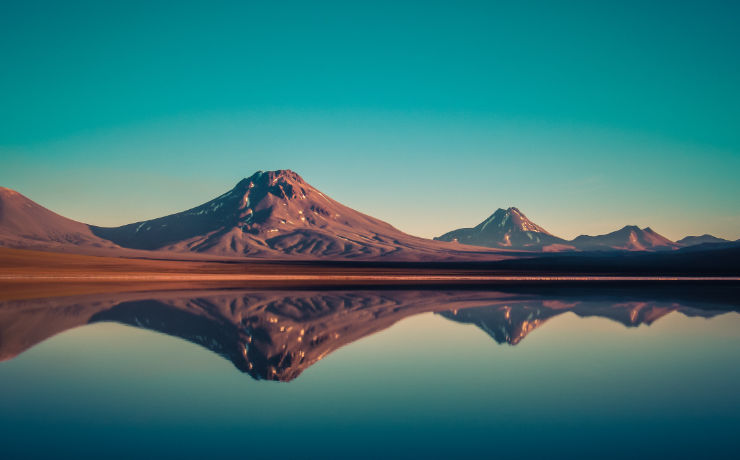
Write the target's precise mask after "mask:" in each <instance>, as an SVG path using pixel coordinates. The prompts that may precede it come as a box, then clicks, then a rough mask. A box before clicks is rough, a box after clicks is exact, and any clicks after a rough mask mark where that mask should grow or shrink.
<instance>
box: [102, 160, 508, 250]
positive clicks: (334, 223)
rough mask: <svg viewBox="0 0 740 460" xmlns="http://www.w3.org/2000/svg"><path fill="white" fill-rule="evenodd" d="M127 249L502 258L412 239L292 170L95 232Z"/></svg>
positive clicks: (245, 181)
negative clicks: (174, 210) (169, 211)
mask: <svg viewBox="0 0 740 460" xmlns="http://www.w3.org/2000/svg"><path fill="white" fill-rule="evenodd" d="M91 229H92V232H93V233H94V234H95V235H96V236H98V237H100V238H103V239H106V240H110V241H112V242H114V243H115V244H118V245H120V246H122V247H124V248H131V249H146V250H164V251H174V252H197V253H206V254H214V255H223V256H237V255H238V256H243V255H246V256H255V257H284V256H289V257H299V258H301V257H306V258H308V257H310V258H373V257H377V256H383V257H384V258H390V259H396V260H419V259H425V258H427V259H428V258H442V259H444V258H445V257H447V256H449V257H475V256H478V255H481V254H486V255H487V256H488V257H493V258H494V259H495V257H496V255H495V254H494V253H493V252H491V251H486V250H484V249H482V248H479V249H474V248H470V249H468V250H465V249H462V250H461V249H460V248H459V247H456V246H454V245H449V244H446V243H442V242H436V241H432V240H427V239H423V238H418V237H415V236H411V235H408V234H406V233H403V232H401V231H400V230H397V229H395V228H394V227H392V226H391V225H389V224H387V223H385V222H383V221H381V220H378V219H375V218H374V217H370V216H368V215H365V214H362V213H360V212H358V211H355V210H353V209H351V208H348V207H347V206H344V205H343V204H341V203H339V202H337V201H334V200H333V199H331V198H329V197H328V196H326V195H324V194H323V193H321V192H320V191H318V190H317V189H315V188H314V187H312V186H311V185H309V184H308V183H307V182H305V181H304V180H303V179H302V178H301V177H300V176H299V175H298V174H296V173H295V172H293V171H290V170H279V171H268V172H262V171H259V172H257V173H255V174H253V175H252V176H250V177H248V178H246V179H243V180H241V181H240V182H239V183H238V184H236V186H235V187H234V188H233V189H231V190H230V191H228V192H226V193H225V194H223V195H221V196H219V197H217V198H215V199H213V200H211V201H209V202H207V203H205V204H202V205H200V206H197V207H195V208H192V209H189V210H187V211H183V212H179V213H176V214H172V215H169V216H165V217H160V218H157V219H152V220H147V221H142V222H136V223H133V224H128V225H124V226H121V227H114V228H105V227H91Z"/></svg>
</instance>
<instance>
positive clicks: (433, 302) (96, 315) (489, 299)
mask: <svg viewBox="0 0 740 460" xmlns="http://www.w3.org/2000/svg"><path fill="white" fill-rule="evenodd" d="M716 289H719V290H718V291H717V293H716V294H717V295H719V296H720V297H721V296H723V295H724V296H730V297H732V296H733V295H735V294H737V289H736V288H735V287H733V286H729V287H726V289H725V290H724V291H723V290H722V289H721V287H720V288H715V290H716ZM513 290H514V291H516V289H513ZM640 292H643V300H639V301H637V300H624V298H622V297H620V298H617V300H606V299H595V298H590V299H589V300H587V301H583V302H581V301H578V300H572V297H569V294H568V292H567V290H566V291H564V290H560V291H553V293H552V294H551V295H548V296H536V295H533V294H518V293H516V292H510V293H507V292H500V291H475V290H468V291H465V290H456V291H446V292H442V291H432V290H429V291H423V290H422V291H419V290H413V291H410V290H387V289H386V290H363V291H216V292H214V291H201V292H182V291H180V292H159V293H142V292H134V293H116V294H96V295H88V296H78V297H67V298H52V299H41V300H37V301H28V300H24V301H7V302H2V303H0V358H2V359H3V360H7V359H10V358H12V357H14V356H16V355H18V354H20V353H22V352H23V351H24V350H26V349H28V348H30V347H32V346H33V345H35V344H37V343H39V342H42V341H43V340H46V339H47V338H49V337H51V336H53V335H55V334H57V333H60V332H63V331H65V330H68V329H72V328H74V327H78V326H81V325H84V324H89V323H95V322H101V321H113V322H117V323H121V324H127V325H131V326H135V327H140V328H146V329H150V330H154V331H158V332H162V333H165V334H168V335H171V336H175V337H180V338H182V339H185V340H188V341H191V342H193V343H196V344H198V345H201V346H203V347H205V348H207V349H209V350H211V351H213V352H215V353H217V354H219V355H220V356H223V357H225V358H226V359H228V360H230V361H231V362H232V363H233V364H234V365H235V366H236V367H237V368H238V369H239V370H241V371H243V372H246V373H248V374H249V375H251V376H252V377H254V378H255V379H268V380H280V381H289V380H292V379H294V378H296V377H297V376H298V375H300V374H301V373H302V372H303V371H304V370H305V369H307V368H308V367H309V366H311V365H312V364H314V363H316V362H317V361H319V360H320V359H322V358H323V357H324V356H326V355H327V354H329V353H331V352H332V351H334V350H336V349H338V348H340V347H342V346H344V345H347V344H349V343H352V342H354V341H356V340H359V339H361V338H363V337H366V336H368V335H371V334H374V333H375V332H378V331H380V330H383V329H385V328H387V327H389V326H391V325H393V324H394V323H396V322H397V321H399V320H401V319H404V318H406V317H409V316H412V315H416V314H420V313H426V312H443V311H447V310H452V312H447V313H442V315H443V316H445V317H447V318H448V319H453V320H455V321H461V322H470V323H475V324H477V325H479V326H480V327H481V328H482V329H484V330H485V331H486V332H487V333H489V334H490V335H491V336H492V337H494V339H495V340H496V341H498V342H500V343H504V342H506V343H511V344H516V343H518V342H519V341H521V340H522V339H523V338H524V337H525V336H526V334H527V333H529V332H530V331H532V330H533V329H534V328H536V327H538V326H540V325H541V324H542V323H544V322H545V321H546V320H547V319H549V318H551V317H553V316H556V315H559V314H561V313H563V312H566V311H572V312H574V313H575V314H577V315H579V316H584V317H585V316H599V317H605V318H609V319H612V320H615V321H618V322H620V323H622V324H625V325H627V326H633V325H638V324H651V323H652V322H653V321H655V320H656V319H658V318H660V317H662V316H664V315H665V314H667V313H670V312H672V311H679V312H681V313H683V314H686V315H701V316H707V317H709V316H714V315H716V314H720V313H723V312H726V311H728V310H738V309H740V308H738V307H732V306H726V305H724V306H719V307H718V306H716V305H714V304H712V305H710V306H706V307H702V306H701V302H694V305H695V306H688V305H685V304H682V303H679V302H673V301H665V300H660V301H652V300H649V299H650V296H651V294H650V291H644V290H643V291H640V290H634V291H633V293H632V294H630V295H631V296H632V297H635V296H637V297H639V296H640ZM570 295H572V294H570ZM594 295H596V294H594ZM672 295H674V296H675V295H678V296H679V297H680V292H679V293H678V294H675V293H674V294H672ZM632 297H628V298H629V299H631V298H632ZM645 299H647V300H645Z"/></svg>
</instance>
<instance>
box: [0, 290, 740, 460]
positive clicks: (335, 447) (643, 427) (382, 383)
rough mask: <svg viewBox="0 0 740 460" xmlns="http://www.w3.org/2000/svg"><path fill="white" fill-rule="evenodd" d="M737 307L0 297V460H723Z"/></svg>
mask: <svg viewBox="0 0 740 460" xmlns="http://www.w3.org/2000/svg"><path fill="white" fill-rule="evenodd" d="M731 296H732V292H730V297H731ZM687 298H688V299H690V300H686V299H687ZM737 310H740V309H739V308H738V307H737V306H736V305H735V304H734V302H729V301H728V302H721V301H717V300H716V299H713V300H711V301H703V300H702V296H701V292H694V293H692V295H689V296H683V297H682V296H670V295H666V294H665V293H663V294H660V295H655V294H654V293H651V292H644V293H641V291H639V290H638V291H634V290H633V291H630V292H622V291H620V290H610V291H609V292H588V293H583V292H582V291H579V292H567V291H562V292H556V293H547V294H542V293H539V294H534V293H526V292H524V293H522V292H516V293H511V292H509V293H507V292H501V291H499V292H495V291H469V290H468V291H454V290H448V291H429V290H426V291H413V290H386V291H384V290H372V291H371V290H368V291H295V290H293V291H240V290H229V291H199V292H193V291H180V292H158V293H151V292H150V293H128V294H97V295H88V296H77V297H66V298H51V299H49V298H47V299H41V300H33V301H31V300H23V301H6V302H0V356H1V357H2V358H3V359H4V360H5V361H4V362H2V363H0V449H1V452H2V453H1V455H0V457H2V458H51V457H55V458H59V457H66V458H81V457H89V458H112V457H121V458H152V457H160V456H171V457H187V458H197V457H199V458H204V457H214V456H219V457H220V456H223V457H227V456H228V457H231V458H250V457H252V458H262V457H267V456H270V457H289V458H295V457H303V458H331V457H333V458H361V457H456V456H463V455H465V456H482V457H487V458H488V457H495V456H496V457H497V456H516V457H518V458H529V457H533V458H558V457H573V456H576V457H599V458H605V457H614V458H626V457H629V458H635V457H637V458H645V457H661V458H664V457H668V458H677V457H683V458H692V457H701V458H706V457H725V458H736V455H737V453H738V449H739V448H740V435H739V433H740V391H738V389H740V366H739V365H738V364H740V360H739V359H738V358H739V357H740V314H738V313H737Z"/></svg>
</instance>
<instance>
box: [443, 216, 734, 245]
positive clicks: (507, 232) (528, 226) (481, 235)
mask: <svg viewBox="0 0 740 460" xmlns="http://www.w3.org/2000/svg"><path fill="white" fill-rule="evenodd" d="M435 240H438V241H449V242H454V243H459V244H465V245H475V246H484V247H490V248H507V249H518V250H534V251H542V252H561V251H664V250H672V249H678V248H682V247H689V246H695V245H699V244H705V243H721V242H729V241H728V240H724V239H722V238H717V237H714V236H712V235H702V236H687V237H686V238H683V239H681V240H679V241H677V242H674V241H671V240H669V239H668V238H666V237H664V236H663V235H660V234H658V233H657V232H655V231H654V230H653V229H651V228H650V227H646V228H640V227H638V226H636V225H626V226H624V227H622V228H621V229H619V230H615V231H613V232H611V233H607V234H605V235H597V236H589V235H580V236H578V237H576V238H574V239H572V240H565V239H563V238H560V237H557V236H555V235H553V234H552V233H550V232H548V231H547V230H545V229H544V228H542V227H541V226H539V225H537V224H535V223H534V222H532V221H531V220H529V219H528V218H527V216H525V215H524V213H522V212H521V211H520V210H519V209H517V208H513V207H512V208H508V209H501V208H499V209H497V210H496V212H494V213H493V214H492V215H491V216H490V217H488V218H487V219H486V220H484V221H483V222H481V223H480V224H478V225H476V226H475V227H472V228H459V229H457V230H453V231H451V232H447V233H445V234H444V235H441V236H439V237H436V238H435Z"/></svg>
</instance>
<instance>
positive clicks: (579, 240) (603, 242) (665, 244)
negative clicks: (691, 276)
mask: <svg viewBox="0 0 740 460" xmlns="http://www.w3.org/2000/svg"><path fill="white" fill-rule="evenodd" d="M570 244H571V245H573V246H575V247H576V248H577V249H579V250H581V251H609V250H621V251H655V250H666V249H676V248H677V247H678V245H677V244H676V243H674V242H673V241H671V240H669V239H668V238H666V237H664V236H662V235H660V234H658V233H656V232H655V231H654V230H653V229H651V228H650V227H646V228H643V229H641V228H639V227H638V226H636V225H627V226H625V227H623V228H621V229H619V230H617V231H614V232H611V233H607V234H606V235H598V236H588V235H581V236H579V237H576V238H575V239H574V240H572V241H571V242H570Z"/></svg>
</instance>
